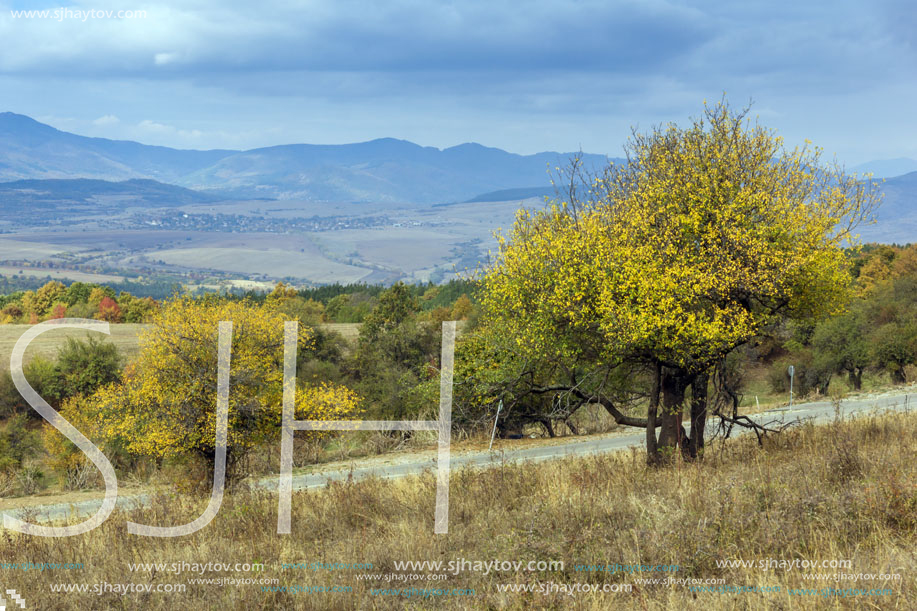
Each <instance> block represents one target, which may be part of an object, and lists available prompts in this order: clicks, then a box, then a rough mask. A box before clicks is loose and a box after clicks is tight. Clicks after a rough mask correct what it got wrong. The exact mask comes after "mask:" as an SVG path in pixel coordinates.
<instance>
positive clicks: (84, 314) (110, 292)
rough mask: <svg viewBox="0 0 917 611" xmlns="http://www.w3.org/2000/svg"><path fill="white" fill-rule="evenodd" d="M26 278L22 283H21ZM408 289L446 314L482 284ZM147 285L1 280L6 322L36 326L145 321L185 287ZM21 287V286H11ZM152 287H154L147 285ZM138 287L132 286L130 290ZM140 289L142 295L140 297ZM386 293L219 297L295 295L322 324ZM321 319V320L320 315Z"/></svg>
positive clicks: (358, 290)
mask: <svg viewBox="0 0 917 611" xmlns="http://www.w3.org/2000/svg"><path fill="white" fill-rule="evenodd" d="M20 280H21V281H22V284H20ZM402 286H403V287H404V290H405V291H407V294H408V295H410V296H411V297H412V298H414V299H416V300H417V304H418V307H419V311H422V312H433V311H434V310H440V311H439V313H438V315H439V316H443V315H445V312H446V311H447V310H448V311H450V312H451V309H452V307H453V306H454V304H455V303H456V301H459V300H462V306H461V307H463V308H466V309H467V308H470V307H471V304H473V303H475V302H476V298H475V295H476V292H477V284H476V283H475V282H474V281H470V280H452V281H450V282H448V283H446V284H443V285H436V284H433V283H425V284H416V285H407V284H403V285H402ZM145 287H147V285H145V284H140V283H134V282H128V283H117V284H110V285H103V284H95V283H85V282H72V283H71V284H70V285H69V286H68V285H67V284H65V283H63V282H59V281H56V280H39V279H35V278H22V279H14V280H11V279H9V278H0V324H35V323H38V322H41V321H44V320H49V319H53V318H64V317H69V318H97V319H99V320H106V321H108V322H112V323H119V322H125V323H143V322H147V321H148V320H149V317H150V314H151V313H152V312H153V311H155V310H156V309H157V308H158V307H159V302H161V301H166V300H169V299H174V298H177V297H178V296H179V295H181V293H182V291H181V287H180V286H179V285H175V284H172V285H169V288H170V290H168V291H167V290H166V287H165V284H163V286H161V287H160V288H161V289H162V291H161V294H162V297H160V298H158V299H156V298H153V297H151V296H149V295H146V294H144V293H148V292H149V291H145V290H144V288H145ZM11 288H15V289H16V290H10V289H11ZM147 288H148V287H147ZM128 289H132V290H128ZM138 291H139V292H140V295H142V296H138ZM385 291H386V287H384V286H382V285H369V284H360V283H358V284H333V285H327V286H321V287H315V288H304V289H295V288H293V287H289V286H287V285H285V284H284V283H282V282H280V283H278V284H277V286H276V287H275V289H274V291H273V292H270V293H268V292H264V291H246V292H232V293H224V294H221V295H219V297H220V298H225V299H227V300H231V301H249V302H252V303H264V302H265V301H266V300H267V299H269V298H271V296H272V295H273V296H274V297H276V296H277V295H278V294H282V295H284V296H285V297H286V298H288V299H292V301H290V303H288V305H287V308H288V309H289V310H290V312H291V313H293V314H296V315H299V314H303V315H304V316H305V317H307V318H309V319H310V320H312V319H315V320H318V321H320V322H340V323H361V322H363V321H364V319H366V317H367V316H369V314H370V313H371V312H372V310H373V308H374V307H375V306H376V305H377V303H378V301H379V296H380V295H381V294H382V293H383V292H385ZM213 296H214V293H212V292H200V293H195V297H196V298H198V299H210V298H213ZM316 317H317V318H316Z"/></svg>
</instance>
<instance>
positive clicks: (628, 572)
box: [0, 413, 917, 611]
mask: <svg viewBox="0 0 917 611" xmlns="http://www.w3.org/2000/svg"><path fill="white" fill-rule="evenodd" d="M915 438H917V415H915V414H912V413H909V414H906V415H900V414H899V415H894V416H893V415H884V416H883V415H879V416H868V417H862V418H859V419H856V420H853V421H845V420H843V419H839V420H836V421H835V422H834V423H832V424H829V425H825V426H819V427H816V426H812V425H806V426H804V427H802V428H799V429H796V430H792V431H789V432H787V433H784V434H782V435H780V436H778V437H776V438H773V439H772V440H769V441H768V442H767V443H766V445H765V447H764V448H763V449H759V448H758V447H757V445H756V444H755V442H754V439H753V438H749V437H743V438H740V439H735V440H731V441H729V442H727V443H725V444H722V445H720V444H716V445H714V446H712V447H711V448H709V452H708V455H707V457H706V460H705V461H704V462H703V463H702V464H678V465H676V466H674V467H671V468H666V469H651V468H648V467H646V466H645V465H644V462H643V456H642V454H641V453H639V452H634V453H629V454H628V453H618V454H616V455H603V456H591V457H590V456H583V457H576V458H570V459H566V460H563V461H555V462H550V463H541V464H531V463H528V464H523V465H514V466H509V465H506V466H503V467H497V468H492V469H488V470H484V471H480V470H463V471H459V472H454V473H453V475H452V485H451V490H452V492H451V499H450V500H451V507H450V527H449V533H448V534H447V535H434V534H433V532H432V514H433V489H434V485H433V484H434V478H433V475H432V474H427V475H425V476H422V477H420V478H412V479H407V480H399V481H383V480H378V479H375V480H367V481H362V482H356V483H353V482H351V483H338V484H332V485H330V486H329V487H328V488H327V489H323V490H320V491H316V492H306V493H297V494H296V495H294V497H293V514H292V529H293V534H292V535H278V534H276V512H277V501H276V496H274V495H271V494H263V495H260V494H259V495H253V494H251V493H249V492H245V491H241V490H240V491H237V492H236V493H235V494H232V495H230V497H229V498H227V499H226V500H225V501H224V503H223V507H222V509H221V510H220V513H219V514H218V515H217V517H216V518H215V519H214V521H213V522H212V523H211V524H210V525H209V526H207V527H205V528H204V529H203V530H201V531H199V532H198V533H196V534H193V535H190V536H187V537H180V538H165V539H146V538H142V537H138V536H134V535H128V534H127V533H126V525H125V522H126V521H127V520H133V521H136V522H139V523H142V524H162V525H165V524H180V523H185V522H186V521H189V520H190V519H193V518H194V517H196V516H197V515H198V514H199V512H200V509H201V507H202V504H201V503H200V502H189V501H188V500H187V498H183V497H173V496H164V497H162V498H161V499H159V500H158V502H157V503H155V504H154V506H153V507H152V508H150V509H147V510H137V511H134V512H133V513H131V514H125V513H120V512H119V513H116V514H115V515H114V516H113V517H111V518H109V520H108V521H107V522H106V523H105V524H103V525H102V526H100V527H99V528H97V529H95V530H94V531H92V532H91V533H89V534H86V535H83V536H80V537H72V538H63V539H48V538H42V537H22V536H12V535H8V536H6V537H5V538H4V539H3V540H2V541H0V555H2V557H3V558H4V561H7V562H26V561H30V560H31V561H36V560H43V561H48V562H57V563H68V562H69V563H83V566H82V568H80V569H75V570H56V571H55V570H52V571H44V572H40V571H37V570H35V571H24V572H23V571H15V572H14V571H8V572H5V574H4V577H3V578H4V587H7V588H15V589H16V590H18V591H19V592H20V593H23V595H24V596H26V597H27V599H28V602H29V604H30V605H32V607H33V608H40V609H71V608H75V607H79V608H81V609H112V608H137V607H138V606H142V607H143V608H145V609H150V610H155V609H176V608H182V609H205V608H211V609H214V608H225V609H230V608H245V609H277V608H284V609H358V608H376V609H397V608H416V609H428V608H433V607H436V608H450V609H497V608H508V609H533V608H534V609H542V608H545V609H557V608H571V607H573V608H577V609H586V610H592V609H595V610H598V609H603V610H604V609H609V608H622V609H646V610H663V609H714V610H719V609H723V610H725V609H730V610H731V609H750V610H762V611H763V610H772V609H778V610H789V609H794V610H795V609H824V608H832V609H853V608H870V609H913V608H915V607H917V584H915V582H914V580H913V579H911V578H910V575H911V574H912V572H913V570H914V569H915V568H917V556H915V549H917V451H915V445H914V439H915ZM90 559H92V560H90ZM405 560H409V561H418V562H421V561H433V562H436V561H442V562H443V563H444V564H443V565H442V566H443V567H447V566H448V563H449V562H450V561H453V562H455V563H456V564H455V567H458V568H457V570H448V569H446V568H441V569H438V570H437V569H432V570H431V569H430V568H429V565H428V566H427V568H413V569H411V568H404V567H402V568H401V569H399V568H396V566H395V563H396V562H401V561H405ZM463 560H465V561H469V562H471V563H473V562H475V561H494V560H496V561H500V562H502V561H510V562H512V561H522V567H524V568H521V569H519V570H516V569H512V570H499V569H497V570H491V571H489V572H486V573H485V571H483V570H475V569H474V566H473V565H471V564H462V561H463ZM530 561H535V562H536V563H537V562H538V561H541V562H543V563H544V564H542V567H543V568H539V567H538V565H537V564H535V565H534V566H533V567H532V570H531V571H529V570H527V568H528V563H529V562H530ZM552 561H559V562H562V563H563V568H560V567H559V565H554V566H552V567H551V568H544V567H548V566H550V565H548V564H547V563H549V562H552ZM726 561H744V562H747V563H749V565H748V566H747V567H745V566H741V565H740V564H733V565H731V566H727V565H726V564H724V563H725V562H726ZM802 561H807V562H808V561H815V562H818V563H822V562H824V563H827V564H826V566H827V565H831V564H834V565H835V566H837V565H838V564H839V562H838V561H840V564H841V566H843V567H844V568H843V569H841V570H838V569H833V568H832V569H821V570H814V571H809V570H805V569H804V568H799V565H798V563H800V562H802ZM847 561H849V564H847ZM207 562H212V563H224V564H227V565H230V566H231V567H233V568H231V569H229V570H228V571H227V570H223V569H211V570H209V571H208V570H207V569H192V568H191V567H192V566H193V565H198V566H200V565H203V564H206V563H207ZM128 563H160V565H161V566H160V567H159V568H158V569H156V570H154V569H153V568H152V567H150V569H149V570H144V569H141V570H136V569H135V570H133V571H132V570H130V569H129V567H128ZM182 563H186V564H182ZM253 563H254V564H260V563H263V564H264V566H263V569H262V570H254V571H249V570H248V568H246V567H249V568H250V565H251V564H253ZM313 563H321V564H313ZM334 563H342V564H343V565H345V566H341V565H338V566H337V567H335V566H334ZM356 563H359V564H365V565H371V567H369V566H365V567H364V568H352V567H350V566H346V565H352V564H356ZM787 563H797V564H796V568H792V566H790V568H788V564H787ZM284 564H287V565H288V566H286V567H284ZM615 564H619V565H622V567H621V568H620V569H618V570H614V569H613V568H611V567H609V569H608V570H602V569H603V567H605V566H606V565H611V566H612V567H613V566H614V565H615ZM289 565H297V566H289ZM640 565H642V566H643V567H646V568H645V569H643V570H644V572H639V571H638V570H635V569H634V568H633V567H635V566H640ZM183 566H184V567H188V568H187V569H184V573H182V568H181V567H183ZM663 566H665V567H669V568H670V569H671V570H668V571H665V572H653V571H652V570H651V569H650V567H663ZM175 567H178V568H175ZM462 567H464V568H462ZM762 567H764V568H762ZM812 574H820V575H822V576H824V577H823V578H807V577H806V576H807V575H809V576H811V575H812ZM838 574H843V575H855V574H860V578H859V579H858V580H854V579H853V578H848V577H838V578H835V576H836V575H838ZM863 574H866V575H867V576H866V577H864V576H863ZM113 575H118V576H120V577H118V579H117V580H118V581H123V582H133V583H138V584H152V586H153V587H156V586H162V587H169V588H174V585H171V584H175V585H178V586H182V587H184V588H185V590H184V591H182V592H178V593H175V592H173V593H148V594H132V595H131V596H130V597H129V598H126V597H121V596H120V595H118V594H115V593H110V592H109V593H105V592H101V593H100V594H92V593H77V592H70V593H66V594H56V593H52V592H51V591H50V588H49V584H59V583H60V584H77V585H79V584H89V586H88V587H89V588H92V587H93V585H94V584H104V583H109V582H111V581H112V576H113ZM373 576H378V577H377V578H376V579H378V580H377V581H373V580H372V579H373ZM896 576H897V577H896ZM666 578H671V579H674V580H679V581H677V583H675V584H671V583H669V584H660V583H658V582H657V583H652V580H653V579H660V580H662V579H666ZM245 579H254V580H256V583H251V582H249V583H244V581H243V582H242V585H240V581H241V580H245ZM386 579H389V580H392V581H386ZM200 580H202V581H200ZM261 580H264V581H261ZM402 580H403V581H402ZM681 580H687V581H681ZM259 582H260V583H259ZM264 583H267V585H264ZM692 584H693V586H692ZM592 586H596V587H598V588H602V587H607V588H608V589H610V590H618V591H616V592H590V593H587V592H583V591H582V590H583V589H584V588H586V587H592ZM283 587H286V588H287V591H277V589H278V588H283ZM402 587H404V588H407V592H408V593H410V592H411V588H413V589H414V590H413V594H412V595H411V596H406V595H405V593H404V592H396V591H395V590H394V589H396V588H402ZM526 587H527V588H529V589H534V590H535V591H534V592H522V591H516V592H513V591H512V589H513V588H516V589H517V590H520V589H522V588H526ZM692 587H693V589H692ZM271 588H274V590H271ZM296 588H298V591H297V590H295V589H296ZM308 588H313V589H314V590H313V591H308ZM564 588H566V590H565V589H564ZM573 588H575V589H577V590H578V591H575V592H574V591H573V590H572V589H573ZM705 588H707V589H706V590H705ZM728 588H732V592H731V593H724V590H727V589H728ZM741 588H745V590H744V591H738V592H737V591H736V589H741ZM750 588H758V591H749V589H750ZM827 588H833V589H834V590H835V591H836V592H837V593H830V592H828V591H827V590H826V589H827ZM421 589H427V590H428V593H427V595H426V596H424V595H423V594H421V593H420V591H421ZM507 589H508V590H510V591H506V590H507ZM717 589H719V591H717ZM430 590H434V591H436V590H438V591H440V592H443V591H445V592H448V593H449V594H450V595H436V594H434V593H430ZM90 592H91V589H90Z"/></svg>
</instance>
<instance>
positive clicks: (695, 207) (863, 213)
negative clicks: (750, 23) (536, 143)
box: [468, 103, 879, 462]
mask: <svg viewBox="0 0 917 611" xmlns="http://www.w3.org/2000/svg"><path fill="white" fill-rule="evenodd" d="M746 115H747V109H745V110H743V111H740V112H734V111H732V110H730V108H729V107H728V105H727V104H725V103H720V104H716V105H714V106H706V105H705V112H704V115H703V116H702V117H701V118H699V119H696V120H695V121H694V122H693V123H692V125H690V126H689V127H687V128H685V129H682V128H679V127H677V126H675V125H669V126H667V127H664V128H656V129H654V130H652V131H650V132H649V133H647V134H640V133H636V132H635V133H634V135H633V137H632V138H631V139H630V141H629V142H628V143H627V145H626V151H627V157H628V161H627V163H625V164H623V165H620V166H615V165H610V166H609V167H607V168H606V169H605V171H604V172H603V173H602V174H601V175H599V176H597V177H595V178H593V179H591V180H583V181H580V182H578V178H581V177H582V175H581V174H579V173H578V172H577V171H576V169H577V166H576V164H575V163H574V171H573V173H572V179H571V183H570V185H571V187H570V189H569V192H568V194H567V195H568V197H566V198H565V199H564V200H562V201H555V202H552V203H550V205H549V206H547V208H546V209H544V210H540V211H536V212H527V211H522V212H520V214H519V215H518V217H517V219H516V223H515V226H514V228H513V231H512V233H511V234H510V236H509V237H508V238H502V239H501V242H500V251H499V254H498V257H497V259H496V262H495V264H494V265H493V266H492V267H491V268H490V269H489V270H488V272H487V273H486V275H485V278H484V283H483V284H484V289H485V290H484V291H483V295H484V297H483V301H484V307H485V310H486V313H487V314H486V317H487V318H489V319H490V320H491V321H493V322H492V323H491V325H490V327H491V328H498V329H500V330H502V333H503V335H504V337H503V339H502V340H501V341H503V343H504V344H508V345H509V346H510V349H511V351H512V354H513V358H512V359H511V360H510V362H511V366H510V371H508V373H510V374H511V375H512V376H514V380H517V381H518V380H521V381H524V384H523V391H522V392H521V393H519V392H518V391H517V393H516V394H517V396H527V397H531V396H532V395H540V396H548V397H550V401H549V402H548V404H549V405H556V402H557V400H558V397H561V396H566V397H573V398H574V399H575V400H576V401H575V402H574V405H577V404H582V403H585V402H598V403H602V404H603V405H605V407H606V409H608V410H609V412H610V413H611V414H612V415H613V416H614V418H615V419H616V420H617V421H618V422H621V423H623V424H632V425H637V426H644V427H646V429H647V446H648V453H649V459H650V461H652V462H655V461H658V460H659V459H660V458H662V457H664V456H671V454H672V452H673V451H674V450H675V448H676V447H679V446H680V447H681V449H682V450H683V452H684V453H685V454H686V455H687V456H696V455H698V454H699V453H701V451H702V449H703V429H704V424H705V421H706V414H707V392H708V390H707V389H708V385H709V384H708V380H709V377H710V376H711V375H714V376H715V375H717V374H718V373H719V374H720V377H722V375H723V374H724V372H723V371H719V372H718V370H717V367H718V366H722V364H723V363H724V359H725V357H726V356H727V355H728V354H730V353H731V352H732V351H733V350H735V349H736V348H737V347H739V346H742V345H744V344H746V343H748V342H749V341H751V340H753V339H754V338H756V337H759V336H760V335H762V334H764V333H766V332H767V331H768V330H769V329H771V328H773V326H774V325H775V324H777V323H779V322H780V321H781V320H785V319H787V318H795V319H814V318H819V317H824V316H827V315H831V314H834V313H837V312H839V311H840V310H842V309H843V307H844V304H845V302H846V300H847V298H848V293H849V285H850V274H849V273H848V270H847V259H846V257H845V254H844V250H843V247H844V246H845V245H846V244H847V243H849V242H851V241H852V240H853V239H854V236H853V234H852V230H853V228H854V227H855V226H856V225H857V224H858V223H859V222H860V221H862V220H864V219H865V218H867V217H868V216H869V215H870V214H871V211H872V210H873V208H874V206H875V205H876V204H877V202H878V200H879V193H878V191H877V188H876V186H875V185H874V183H872V182H869V181H867V182H861V181H859V180H857V179H856V178H855V177H850V176H847V175H846V174H845V173H844V172H843V170H842V169H841V168H838V167H836V166H826V165H824V164H822V163H821V153H820V151H819V149H817V148H816V149H810V148H809V147H808V145H807V146H805V147H803V148H796V149H793V150H787V149H786V148H785V147H784V146H783V143H782V140H781V139H780V138H779V137H776V136H775V134H774V133H773V132H771V131H770V130H767V129H765V128H763V127H760V126H759V125H757V124H756V123H753V122H751V121H750V120H748V119H747V118H746ZM577 185H580V186H581V188H579V189H577ZM583 187H584V188H583ZM485 334H489V335H490V336H491V337H493V336H495V335H499V334H495V333H493V332H491V331H485ZM507 336H508V338H509V342H507ZM490 360H491V361H492V360H493V359H490ZM472 361H475V360H474V359H472ZM487 361H488V359H487V358H484V359H481V358H478V359H477V360H476V361H475V362H474V363H472V364H471V365H470V371H469V372H468V374H469V375H471V376H472V377H473V376H474V375H476V373H477V372H479V371H480V369H481V367H482V365H483V364H485V363H486V362H487ZM520 363H525V365H520ZM635 365H639V366H641V367H642V368H643V369H644V371H646V372H648V374H649V375H648V376H644V377H643V379H644V380H648V382H647V383H646V386H647V387H645V388H643V389H642V390H640V391H639V393H638V394H641V395H642V396H644V397H648V404H649V407H648V409H647V417H646V418H645V419H638V418H633V417H629V416H626V415H625V414H624V413H623V412H622V411H621V410H620V409H618V407H619V406H618V405H616V404H615V401H614V400H613V399H612V397H613V396H614V395H615V392H616V388H615V385H614V384H613V383H614V382H615V381H621V380H625V381H627V383H628V384H630V385H633V381H634V379H635V377H634V375H633V371H631V370H632V369H633V368H634V367H635ZM622 372H624V374H625V375H622ZM689 387H691V388H692V401H691V404H692V414H691V423H692V434H691V436H690V437H689V436H688V435H687V434H686V432H685V430H684V429H683V428H682V426H681V421H682V416H681V410H682V404H683V402H684V400H685V393H686V392H687V390H688V388H689ZM517 388H518V385H517ZM617 390H620V389H619V388H618V389H617ZM485 394H486V393H485ZM618 394H621V393H618ZM660 398H661V403H662V406H661V407H662V409H661V412H660V410H659V406H660ZM577 402H578V403H577ZM657 426H658V427H661V430H660V434H659V438H658V440H657V438H656V428H657Z"/></svg>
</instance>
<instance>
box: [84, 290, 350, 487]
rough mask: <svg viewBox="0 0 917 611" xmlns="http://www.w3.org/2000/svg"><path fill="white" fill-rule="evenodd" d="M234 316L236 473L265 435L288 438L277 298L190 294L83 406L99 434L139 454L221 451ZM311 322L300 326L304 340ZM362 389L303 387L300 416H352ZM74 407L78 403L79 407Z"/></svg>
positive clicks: (231, 449)
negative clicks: (223, 326) (226, 344)
mask: <svg viewBox="0 0 917 611" xmlns="http://www.w3.org/2000/svg"><path fill="white" fill-rule="evenodd" d="M220 321H232V322H233V334H232V353H231V365H230V393H229V431H228V447H227V474H228V476H230V477H231V476H233V475H234V474H236V470H235V469H234V467H236V466H237V465H238V461H239V460H240V459H241V458H242V457H243V456H244V455H245V454H246V453H247V452H248V451H249V450H250V449H251V448H252V447H253V446H254V445H255V444H257V443H259V442H262V441H266V440H276V439H278V438H279V431H280V422H281V420H280V418H281V408H282V382H283V333H284V317H283V316H282V315H280V314H279V313H278V311H277V310H276V309H275V307H274V306H272V305H270V304H266V305H263V306H255V305H252V304H251V303H248V302H229V301H223V300H219V299H205V300H202V301H195V300H193V299H191V298H181V299H178V300H176V301H173V302H172V303H169V304H168V305H166V306H165V307H163V309H162V310H160V311H158V312H156V313H154V315H153V326H152V328H151V329H150V330H149V331H148V332H147V333H146V334H145V335H143V336H142V337H141V350H140V354H139V356H138V358H137V360H136V361H135V362H133V363H131V364H130V365H129V366H128V367H127V368H126V370H125V372H124V378H123V381H122V382H121V383H119V384H113V385H109V386H106V387H103V388H101V389H100V390H99V391H98V392H96V393H95V394H94V395H93V396H91V397H89V398H88V399H86V401H84V402H83V405H82V406H81V407H80V408H79V410H80V411H81V412H82V413H83V414H85V416H84V418H83V420H84V421H86V422H87V423H88V424H89V426H91V427H93V428H94V432H95V434H96V436H98V437H102V438H103V439H106V440H107V441H108V442H109V443H113V444H116V445H118V446H120V447H123V448H124V449H126V450H127V451H128V452H130V453H132V454H135V455H146V456H155V457H171V456H181V455H189V454H190V455H196V456H199V457H202V458H204V459H205V460H206V461H207V462H208V463H209V464H210V465H211V467H212V465H213V460H214V456H215V434H216V391H217V374H218V372H217V339H218V324H219V322H220ZM311 336H312V332H311V329H309V328H307V327H300V335H299V342H298V343H299V347H300V348H305V347H307V346H308V345H309V344H310V342H311ZM358 403H359V399H358V398H357V396H356V395H355V394H354V393H353V392H351V391H350V390H348V389H347V388H344V387H341V386H332V385H327V384H321V385H314V386H312V385H309V386H307V385H302V386H300V387H299V388H297V394H296V417H297V418H299V419H311V420H324V419H343V418H347V417H350V416H351V415H353V414H354V413H356V411H357V406H358ZM73 409H75V408H73Z"/></svg>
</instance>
